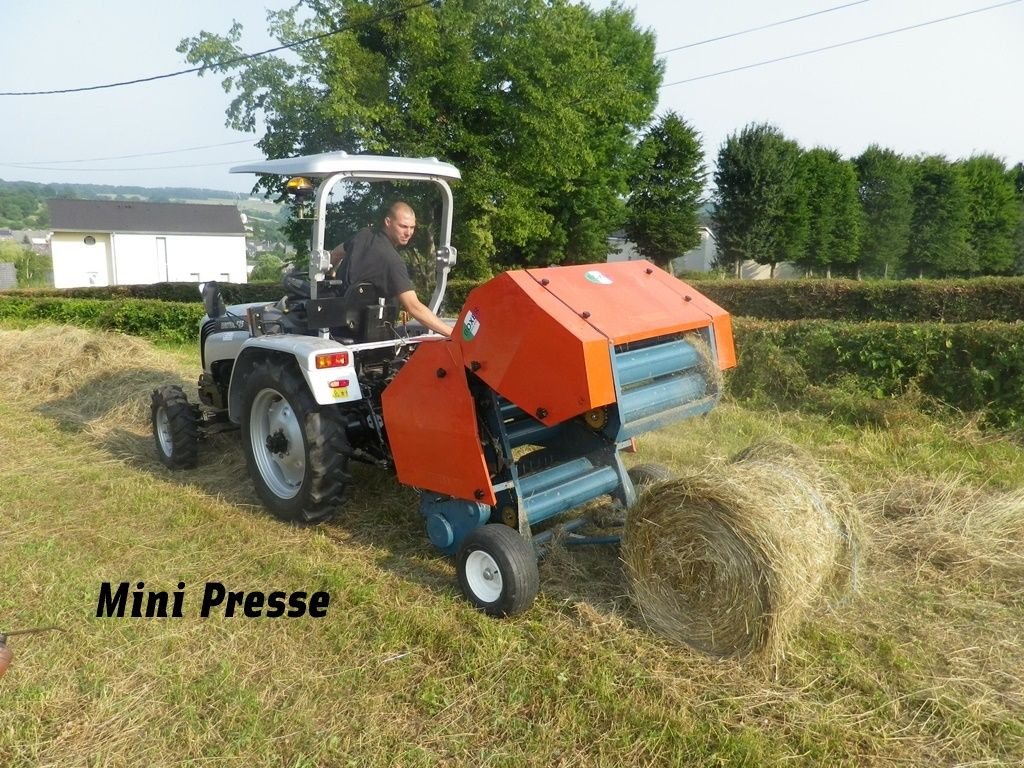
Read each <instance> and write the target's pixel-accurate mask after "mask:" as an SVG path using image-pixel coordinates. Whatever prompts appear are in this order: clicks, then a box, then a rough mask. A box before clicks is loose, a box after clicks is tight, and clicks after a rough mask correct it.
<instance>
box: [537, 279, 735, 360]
mask: <svg viewBox="0 0 1024 768" xmlns="http://www.w3.org/2000/svg"><path fill="white" fill-rule="evenodd" d="M528 272H529V274H530V276H531V277H533V278H534V279H536V280H537V281H539V282H541V283H544V281H547V283H546V285H545V287H546V289H547V290H548V291H550V292H551V293H552V294H553V295H554V296H555V297H557V298H558V299H559V300H560V301H561V302H563V303H564V304H565V305H566V306H567V307H569V308H570V309H571V310H573V312H574V313H575V314H577V315H579V316H583V315H584V313H586V319H587V322H588V323H590V325H592V326H593V327H594V328H596V329H597V330H599V331H600V332H601V333H602V334H603V335H605V336H606V337H607V338H608V339H609V340H611V341H612V343H613V344H624V343H627V342H631V341H639V340H641V339H649V338H654V337H657V336H666V335H668V334H672V333H680V332H682V331H688V330H692V329H694V328H704V327H706V326H708V325H710V323H711V319H712V317H713V313H714V310H717V311H718V312H721V313H723V314H724V310H722V309H721V308H720V307H718V306H717V305H715V304H714V303H713V302H711V301H709V300H708V299H706V298H704V297H703V296H701V295H700V294H699V293H697V292H696V291H694V290H693V289H692V288H690V287H689V286H688V285H686V284H685V283H683V282H681V281H680V280H678V279H676V278H674V277H672V275H670V274H668V273H667V272H665V271H664V270H662V269H659V268H658V267H656V266H654V265H653V264H651V263H650V262H648V261H621V262H614V263H608V264H588V265H580V266H571V267H549V268H547V269H531V270H528Z"/></svg>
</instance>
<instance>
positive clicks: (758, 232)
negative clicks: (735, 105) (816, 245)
mask: <svg viewBox="0 0 1024 768" xmlns="http://www.w3.org/2000/svg"><path fill="white" fill-rule="evenodd" d="M799 159H800V147H799V146H798V145H797V143H796V142H794V141H790V140H788V139H786V138H785V137H784V136H783V135H782V132H781V131H780V130H779V129H778V128H776V127H774V126H771V125H766V124H760V125H753V124H752V125H748V126H747V127H746V128H744V129H743V130H742V131H741V132H740V133H739V134H733V135H731V136H729V138H727V139H726V141H725V143H724V144H723V145H722V148H721V150H719V153H718V167H717V170H716V171H715V176H714V178H715V185H716V187H717V190H716V192H715V199H716V202H717V207H716V210H715V213H714V214H713V222H714V227H715V236H716V238H717V240H718V250H719V253H720V254H721V256H720V258H721V259H722V260H723V261H724V262H726V263H728V262H732V263H734V265H735V269H736V272H737V274H739V267H740V264H741V263H742V262H743V261H744V260H746V259H753V260H754V261H756V262H758V263H759V264H768V265H770V266H771V269H772V274H773V275H774V273H775V265H776V264H778V263H779V262H781V261H792V260H796V259H799V258H800V257H801V256H802V254H803V252H804V247H805V244H806V241H807V223H808V219H807V200H806V196H805V193H804V190H803V187H802V168H801V165H800V161H799Z"/></svg>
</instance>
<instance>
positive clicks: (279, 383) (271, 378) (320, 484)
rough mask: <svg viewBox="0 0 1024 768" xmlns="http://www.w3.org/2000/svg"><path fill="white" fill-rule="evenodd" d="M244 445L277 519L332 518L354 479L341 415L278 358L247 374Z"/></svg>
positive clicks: (263, 497) (252, 473)
mask: <svg viewBox="0 0 1024 768" xmlns="http://www.w3.org/2000/svg"><path fill="white" fill-rule="evenodd" d="M241 415H242V420H241V428H242V446H243V448H244V450H245V461H246V465H247V466H248V469H249V475H250V477H252V480H253V483H254V484H255V486H256V493H257V494H258V495H259V497H260V499H261V500H262V501H263V503H264V505H265V506H266V507H267V509H269V510H270V511H271V512H272V513H273V514H274V515H275V516H276V517H278V518H280V519H281V520H284V521H286V522H290V523H297V524H303V525H308V524H314V523H320V522H323V521H325V520H328V519H330V518H331V517H332V516H333V515H334V514H335V512H336V511H337V507H338V505H339V504H340V503H341V497H342V493H343V491H344V490H345V486H346V484H347V482H348V479H349V475H348V453H349V446H348V438H347V435H346V433H345V428H344V426H343V425H342V424H341V422H340V420H339V419H338V418H337V417H336V415H335V413H334V412H333V411H331V410H330V409H328V408H321V407H320V406H318V405H317V404H316V401H315V400H314V399H313V396H312V395H311V394H310V392H309V388H308V387H307V386H306V382H305V380H304V379H303V378H302V376H301V374H299V372H298V371H297V370H294V369H293V368H292V367H290V366H287V365H285V364H283V363H278V362H274V361H264V362H261V363H257V364H256V365H255V366H254V367H253V368H252V370H251V371H250V372H249V373H248V374H247V375H246V380H245V391H244V393H243V396H242V414H241Z"/></svg>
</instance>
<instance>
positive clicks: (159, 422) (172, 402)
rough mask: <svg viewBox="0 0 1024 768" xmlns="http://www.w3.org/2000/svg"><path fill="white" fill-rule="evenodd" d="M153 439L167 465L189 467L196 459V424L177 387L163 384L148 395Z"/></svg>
mask: <svg viewBox="0 0 1024 768" xmlns="http://www.w3.org/2000/svg"><path fill="white" fill-rule="evenodd" d="M150 415H151V418H152V422H153V439H154V442H155V443H156V454H157V457H159V459H160V462H161V463H162V464H163V465H164V466H166V467H169V468H170V469H192V468H193V467H195V465H196V463H197V462H198V460H199V425H198V420H197V419H196V412H195V409H194V408H193V407H192V406H191V405H190V404H189V402H188V398H187V397H185V393H184V392H183V391H182V389H181V387H178V386H173V385H170V384H166V385H164V386H162V387H160V388H159V389H154V390H153V394H152V396H151V398H150Z"/></svg>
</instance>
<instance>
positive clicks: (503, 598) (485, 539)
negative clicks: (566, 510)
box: [455, 523, 540, 616]
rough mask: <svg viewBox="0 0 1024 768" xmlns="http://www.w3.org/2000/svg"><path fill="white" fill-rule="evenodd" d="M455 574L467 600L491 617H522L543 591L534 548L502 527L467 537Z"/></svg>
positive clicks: (486, 528)
mask: <svg viewBox="0 0 1024 768" xmlns="http://www.w3.org/2000/svg"><path fill="white" fill-rule="evenodd" d="M455 571H456V574H457V575H458V580H459V586H460V587H461V588H462V593H463V594H464V595H465V596H466V599H467V600H469V602H471V603H472V604H473V605H474V606H476V607H477V608H478V609H480V610H481V611H483V612H484V613H486V614H489V615H491V616H514V615H516V614H517V613H522V612H523V611H525V610H526V609H527V608H529V607H530V606H531V605H532V604H533V601H534V600H535V599H536V597H537V592H538V591H539V590H540V573H539V572H538V570H537V556H536V554H534V551H533V547H532V546H531V545H530V543H529V542H527V541H526V539H524V538H523V537H522V536H521V535H519V532H518V531H516V530H515V529H514V528H509V527H508V526H507V525H502V524H500V523H492V524H490V525H484V526H482V527H480V528H477V529H476V530H474V531H473V532H472V533H470V534H469V535H468V536H466V539H465V541H463V543H462V547H461V548H460V549H459V553H458V555H457V557H456V560H455Z"/></svg>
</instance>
